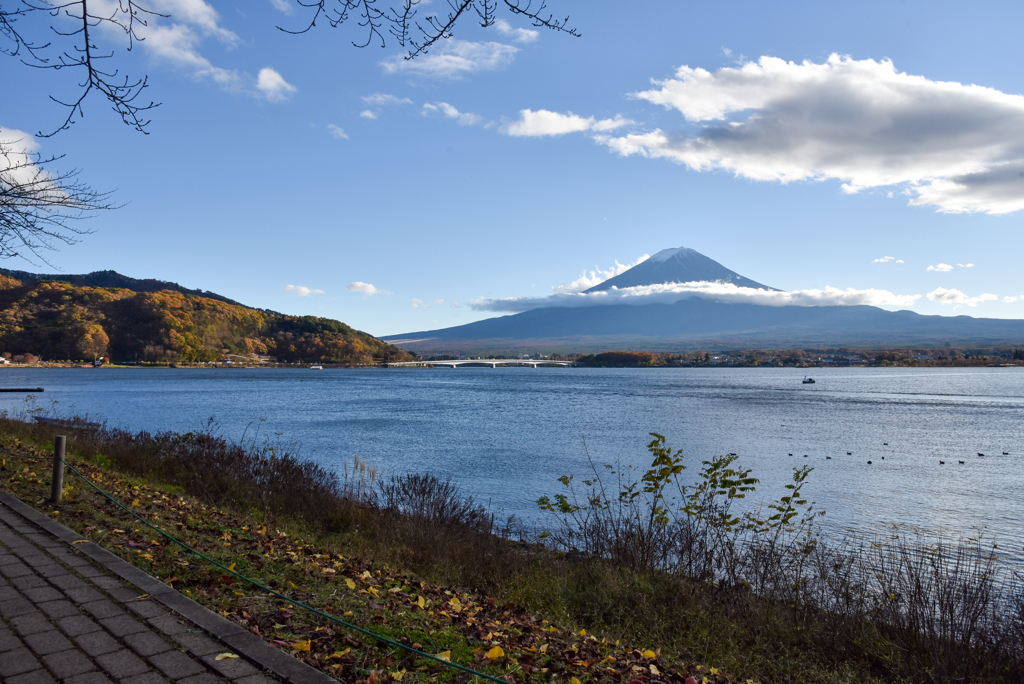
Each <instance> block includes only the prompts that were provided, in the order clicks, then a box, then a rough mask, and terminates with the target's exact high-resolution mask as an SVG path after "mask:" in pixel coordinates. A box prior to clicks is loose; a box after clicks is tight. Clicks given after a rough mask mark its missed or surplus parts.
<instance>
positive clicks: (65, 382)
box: [0, 368, 1024, 563]
mask: <svg viewBox="0 0 1024 684" xmlns="http://www.w3.org/2000/svg"><path fill="white" fill-rule="evenodd" d="M804 374H805V371H804V370H797V369H783V368H770V369H769V368H765V369H760V368H742V369H692V368H664V369H661V368H659V369H589V368H538V369H532V368H497V369H491V368H459V369H433V370H430V369H428V370H398V369H391V370H344V369H337V370H332V369H327V370H310V369H304V368H303V369H253V370H246V369H209V370H186V369H111V368H104V369H2V370H0V386H9V387H10V386H17V387H37V386H38V387H44V388H45V389H46V391H45V393H42V394H37V395H35V396H34V402H26V401H25V400H24V396H22V395H17V394H0V410H6V411H8V412H12V413H17V412H23V411H25V410H26V409H27V408H32V407H33V406H35V407H38V408H43V409H47V410H55V411H56V412H58V413H60V414H63V415H70V414H87V415H88V416H89V417H90V418H91V419H94V420H95V419H100V420H106V421H108V422H109V423H110V424H111V425H116V426H120V427H125V428H129V429H132V430H149V431H160V430H175V431H187V430H196V429H200V428H202V426H203V425H204V424H205V423H206V421H207V420H208V419H211V418H212V419H213V420H214V421H215V424H216V425H217V429H218V430H219V432H220V433H221V434H223V435H224V436H226V437H230V438H233V439H240V438H242V437H243V436H245V437H246V438H247V439H253V438H256V439H261V440H262V439H269V440H270V441H271V442H272V443H274V444H276V445H281V446H285V447H287V448H290V449H293V450H296V451H298V452H299V453H300V454H301V455H303V456H305V457H308V458H311V459H314V460H316V461H317V462H319V463H321V464H323V465H325V466H327V467H331V468H341V467H342V464H343V463H345V462H351V460H352V458H353V456H354V455H356V454H358V455H359V457H360V458H361V459H363V460H365V461H367V462H368V463H369V464H371V465H373V466H376V467H377V468H378V469H379V471H380V472H382V473H383V474H385V475H387V474H394V473H405V472H430V473H433V474H435V475H439V476H441V477H450V478H451V479H452V480H454V481H455V482H457V483H458V484H459V485H460V486H461V487H462V489H463V490H464V491H465V492H467V493H471V494H473V495H474V496H475V497H476V499H477V500H478V501H480V502H481V503H485V504H488V505H489V507H490V508H492V509H493V510H498V511H502V512H504V513H514V514H516V515H517V516H519V517H521V518H524V519H526V520H527V521H530V522H532V523H536V522H537V521H538V520H542V518H540V516H539V513H538V512H537V508H536V504H535V503H534V502H535V501H536V499H537V498H538V497H539V496H541V495H542V494H549V495H550V494H555V493H557V492H558V491H560V490H561V485H559V484H558V482H557V478H558V477H559V476H560V475H568V474H575V475H578V476H583V475H586V474H588V472H589V469H590V466H589V461H588V453H589V456H590V458H591V459H593V461H594V462H595V463H599V464H600V463H614V462H616V461H620V462H622V463H625V464H633V465H637V466H641V467H645V466H647V465H649V462H650V460H649V457H648V454H647V451H646V448H645V447H646V444H647V442H648V441H650V438H649V437H648V433H650V432H659V433H661V434H664V435H665V436H666V437H667V438H668V443H669V444H670V445H672V446H674V447H682V448H683V449H684V450H685V454H686V458H685V462H686V463H687V464H688V466H689V472H694V473H695V472H696V471H697V470H699V467H700V462H701V461H702V460H705V459H707V458H709V457H711V456H713V455H716V454H725V453H728V452H733V453H736V454H738V455H739V462H740V464H742V465H744V466H745V467H749V468H752V469H753V475H755V476H756V477H758V478H760V480H761V484H760V485H759V486H758V491H757V492H756V494H755V495H754V496H753V497H751V500H750V503H752V504H753V503H756V502H757V501H759V500H760V499H762V498H764V497H772V498H774V497H777V496H780V495H781V494H782V493H783V490H782V487H783V485H785V484H786V483H787V482H788V481H789V478H790V477H791V473H792V469H793V468H794V467H798V466H802V465H805V464H807V465H810V466H813V467H814V472H813V473H812V474H811V476H810V478H809V483H808V485H807V486H806V487H805V493H806V494H807V495H808V498H810V499H812V500H814V501H816V502H817V507H818V508H823V509H825V510H826V511H827V512H828V514H827V516H826V517H825V519H824V520H825V521H826V523H827V525H828V526H829V527H830V528H831V529H832V530H833V531H852V532H855V533H858V534H866V535H884V534H886V533H887V531H888V530H889V529H891V526H892V525H893V524H894V523H898V524H902V525H907V526H911V527H915V528H919V529H920V530H921V531H922V532H923V533H924V534H926V535H928V536H944V537H947V538H956V537H958V536H962V535H976V534H979V533H983V534H985V536H986V537H992V538H994V540H995V541H996V542H997V543H998V544H999V548H1000V552H1001V554H1003V555H1004V556H1005V557H1007V559H1009V560H1011V561H1014V562H1017V563H1022V562H1024V530H1022V526H1021V520H1022V519H1024V509H1022V502H1021V497H1022V495H1024V369H1022V368H919V369H906V368H902V369H887V368H847V369H813V372H812V375H813V376H814V378H815V379H816V380H817V383H816V384H814V385H804V384H802V383H801V380H802V378H803V377H804ZM847 452H852V455H847ZM979 452H980V453H983V454H985V455H984V456H979V455H978V454H979ZM1003 452H1008V455H1003ZM789 454H792V456H790V455H789ZM805 454H806V458H805V457H804V456H805ZM827 457H831V458H827ZM868 461H871V462H872V463H871V464H870V465H869V464H868ZM940 461H945V464H944V465H940ZM959 461H963V463H962V464H961V463H959Z"/></svg>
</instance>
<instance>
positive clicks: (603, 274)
mask: <svg viewBox="0 0 1024 684" xmlns="http://www.w3.org/2000/svg"><path fill="white" fill-rule="evenodd" d="M650 258H651V255H650V254H644V255H643V256H642V257H640V258H638V259H637V260H636V261H634V262H633V263H631V264H620V263H619V262H618V260H616V261H615V265H614V266H612V267H611V268H609V269H608V270H601V268H600V267H598V266H595V267H594V270H593V271H591V272H590V273H589V274H588V273H587V269H583V272H582V273H581V274H580V277H579V278H577V279H576V280H574V281H572V282H571V283H566V282H562V284H561V285H556V286H554V287H552V288H551V291H552V292H553V293H554V294H556V295H558V294H573V293H576V292H583V291H584V290H589V289H590V288H592V287H594V286H595V285H600V284H601V283H603V282H604V281H606V280H608V279H609V278H612V277H614V276H617V275H619V274H620V273H624V272H626V271H628V270H629V269H631V268H633V267H634V266H636V265H637V264H639V263H641V262H643V261H647V260H648V259H650Z"/></svg>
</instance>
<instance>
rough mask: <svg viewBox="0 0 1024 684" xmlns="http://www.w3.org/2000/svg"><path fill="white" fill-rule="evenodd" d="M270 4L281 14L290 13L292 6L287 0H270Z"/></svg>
mask: <svg viewBox="0 0 1024 684" xmlns="http://www.w3.org/2000/svg"><path fill="white" fill-rule="evenodd" d="M270 4H271V5H273V6H274V9H276V10H277V11H278V12H281V13H282V14H291V13H292V6H291V4H290V3H289V2H288V0H270Z"/></svg>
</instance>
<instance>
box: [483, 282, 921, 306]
mask: <svg viewBox="0 0 1024 684" xmlns="http://www.w3.org/2000/svg"><path fill="white" fill-rule="evenodd" d="M686 297H703V298H706V299H713V300H715V301H720V302H729V303H746V304H760V305H763V306H859V305H870V306H912V305H913V304H914V302H916V301H917V300H918V299H920V298H921V295H897V294H893V293H892V292H889V291H888V290H874V289H868V290H856V289H854V288H847V289H845V290H842V289H840V288H836V287H825V288H824V289H821V290H795V291H793V292H781V291H778V290H760V289H753V288H749V287H737V286H736V285H734V284H732V283H717V282H715V283H711V282H703V281H701V282H690V283H663V284H661V285H645V286H639V287H628V288H622V289H618V288H612V289H611V290H605V291H602V292H594V293H590V294H584V293H566V294H556V295H552V296H550V297H511V298H508V299H481V300H477V301H475V302H472V303H471V304H470V307H471V308H473V309H474V310H476V311H504V312H518V311H529V310H530V309H539V308H544V307H580V306H607V305H613V304H633V305H639V304H656V303H657V304H671V303H673V302H677V301H679V300H680V299H685V298H686Z"/></svg>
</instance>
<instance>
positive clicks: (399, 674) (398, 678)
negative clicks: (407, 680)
mask: <svg viewBox="0 0 1024 684" xmlns="http://www.w3.org/2000/svg"><path fill="white" fill-rule="evenodd" d="M404 676H405V669H404V668H403V669H401V670H399V671H398V672H392V673H391V678H392V679H394V680H395V681H396V682H400V681H402V677H404Z"/></svg>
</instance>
